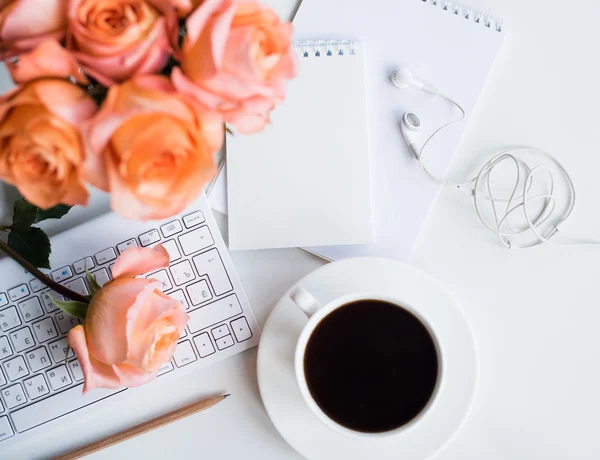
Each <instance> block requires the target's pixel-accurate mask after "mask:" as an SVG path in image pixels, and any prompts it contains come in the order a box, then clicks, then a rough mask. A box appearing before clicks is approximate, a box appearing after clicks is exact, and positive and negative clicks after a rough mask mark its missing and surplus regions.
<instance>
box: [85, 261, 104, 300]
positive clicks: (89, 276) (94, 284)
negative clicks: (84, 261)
mask: <svg viewBox="0 0 600 460" xmlns="http://www.w3.org/2000/svg"><path fill="white" fill-rule="evenodd" d="M85 276H86V277H87V280H88V284H89V285H90V291H91V294H92V296H94V295H96V292H98V291H99V290H100V289H102V286H100V285H99V284H98V281H96V278H94V277H93V276H92V274H91V273H90V272H89V270H88V269H87V267H86V269H85Z"/></svg>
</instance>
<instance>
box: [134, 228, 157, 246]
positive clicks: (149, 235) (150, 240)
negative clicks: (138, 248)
mask: <svg viewBox="0 0 600 460" xmlns="http://www.w3.org/2000/svg"><path fill="white" fill-rule="evenodd" d="M139 238H140V243H142V246H150V245H151V244H154V243H157V242H159V241H160V234H159V233H158V230H156V229H154V230H150V231H149V232H146V233H142V234H141V235H140V236H139Z"/></svg>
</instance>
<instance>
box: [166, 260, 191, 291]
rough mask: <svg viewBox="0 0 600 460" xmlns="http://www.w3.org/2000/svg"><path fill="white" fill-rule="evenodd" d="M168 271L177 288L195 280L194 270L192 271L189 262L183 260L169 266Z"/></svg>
mask: <svg viewBox="0 0 600 460" xmlns="http://www.w3.org/2000/svg"><path fill="white" fill-rule="evenodd" d="M169 270H171V275H173V280H174V281H175V284H176V285H177V286H179V285H181V284H185V283H187V282H188V281H192V280H194V279H196V275H194V270H192V264H190V261H189V260H184V261H183V262H181V263H178V264H176V265H171V267H170V268H169Z"/></svg>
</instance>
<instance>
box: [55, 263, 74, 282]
mask: <svg viewBox="0 0 600 460" xmlns="http://www.w3.org/2000/svg"><path fill="white" fill-rule="evenodd" d="M72 276H73V272H72V271H71V267H69V266H68V265H67V266H66V267H63V268H59V269H58V270H54V271H53V272H52V278H53V279H54V281H56V282H57V283H60V282H61V281H64V280H66V279H68V278H71V277H72Z"/></svg>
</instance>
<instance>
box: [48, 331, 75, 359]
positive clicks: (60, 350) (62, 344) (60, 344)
mask: <svg viewBox="0 0 600 460" xmlns="http://www.w3.org/2000/svg"><path fill="white" fill-rule="evenodd" d="M48 346H49V347H50V354H51V355H52V359H53V360H54V362H55V363H64V362H65V358H72V357H73V356H75V354H74V353H73V350H72V349H69V341H68V340H67V338H66V337H63V338H62V339H58V340H55V341H54V342H50V345H48ZM67 350H69V356H67Z"/></svg>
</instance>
